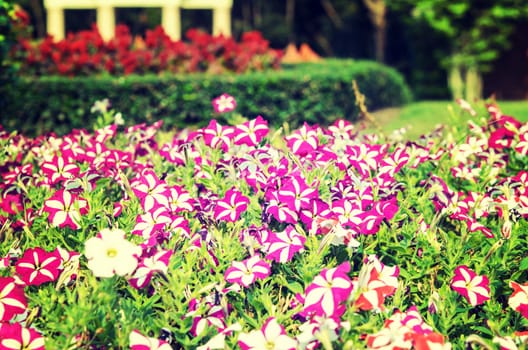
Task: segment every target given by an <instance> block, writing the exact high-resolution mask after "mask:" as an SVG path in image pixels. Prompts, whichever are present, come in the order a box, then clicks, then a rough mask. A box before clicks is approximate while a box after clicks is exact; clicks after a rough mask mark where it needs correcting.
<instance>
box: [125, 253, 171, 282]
mask: <svg viewBox="0 0 528 350" xmlns="http://www.w3.org/2000/svg"><path fill="white" fill-rule="evenodd" d="M172 253H173V252H172V250H160V251H158V252H157V253H155V254H154V255H152V256H150V257H146V258H142V259H141V260H140V261H139V264H138V267H137V269H136V271H134V274H133V275H132V277H131V278H130V279H129V280H128V282H129V283H130V284H131V285H132V286H133V287H134V288H136V289H140V288H144V287H146V286H147V285H148V284H149V283H150V280H151V279H152V276H153V275H154V274H155V273H162V274H165V273H167V269H168V268H169V260H170V258H171V256H172Z"/></svg>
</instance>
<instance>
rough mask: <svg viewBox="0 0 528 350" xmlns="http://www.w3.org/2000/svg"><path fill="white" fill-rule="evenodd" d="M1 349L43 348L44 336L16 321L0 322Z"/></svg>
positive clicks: (24, 349) (27, 349)
mask: <svg viewBox="0 0 528 350" xmlns="http://www.w3.org/2000/svg"><path fill="white" fill-rule="evenodd" d="M0 349H1V350H20V349H23V350H44V349H45V347H44V337H43V336H42V335H41V334H40V333H39V332H38V331H36V330H35V329H33V328H26V327H22V325H21V324H20V323H18V322H15V323H2V324H0Z"/></svg>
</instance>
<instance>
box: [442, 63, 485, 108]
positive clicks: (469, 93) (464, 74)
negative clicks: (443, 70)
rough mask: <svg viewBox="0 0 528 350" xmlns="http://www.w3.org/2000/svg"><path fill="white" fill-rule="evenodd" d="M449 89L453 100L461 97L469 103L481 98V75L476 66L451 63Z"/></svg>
mask: <svg viewBox="0 0 528 350" xmlns="http://www.w3.org/2000/svg"><path fill="white" fill-rule="evenodd" d="M448 79H449V89H450V90H451V97H452V98H453V99H454V100H455V99H457V98H462V99H464V100H466V101H468V102H469V103H473V102H475V101H478V100H480V99H482V75H481V73H480V71H479V70H478V68H477V67H475V66H471V67H466V66H464V65H462V64H456V63H453V64H451V67H450V69H449V77H448Z"/></svg>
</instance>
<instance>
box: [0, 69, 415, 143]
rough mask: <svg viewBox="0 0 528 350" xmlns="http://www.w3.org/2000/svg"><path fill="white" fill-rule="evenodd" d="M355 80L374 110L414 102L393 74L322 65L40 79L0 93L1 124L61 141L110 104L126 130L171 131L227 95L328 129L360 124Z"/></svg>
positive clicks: (198, 120) (202, 117)
mask: <svg viewBox="0 0 528 350" xmlns="http://www.w3.org/2000/svg"><path fill="white" fill-rule="evenodd" d="M352 80H356V81H357V83H358V86H359V88H360V90H361V92H362V93H363V94H364V95H365V96H366V97H367V100H366V104H367V107H368V108H369V109H371V110H374V109H377V108H382V107H388V106H398V105H402V104H405V103H407V102H409V101H410V99H411V94H410V91H409V88H408V87H407V85H406V84H405V82H404V79H403V78H402V76H401V75H400V74H399V73H398V72H396V71H395V70H394V69H392V68H389V67H386V66H383V65H380V64H377V63H375V62H368V61H350V60H325V61H324V62H322V63H310V64H301V65H296V66H291V67H285V68H284V69H283V70H281V71H276V72H257V73H248V74H242V75H217V76H215V75H204V74H192V75H191V74H189V75H176V76H168V75H165V76H128V77H121V78H114V77H78V78H64V77H44V78H39V79H21V80H20V81H19V82H17V83H16V84H13V85H11V86H3V87H0V108H1V109H2V119H1V120H0V124H2V125H3V126H4V128H6V129H8V130H19V131H21V132H23V133H27V134H38V133H42V132H47V131H54V132H56V133H58V134H62V133H64V132H67V131H69V130H71V129H72V128H83V127H86V125H92V124H93V121H92V120H91V119H93V118H95V116H94V115H93V114H92V113H91V112H90V108H91V106H92V105H93V103H94V102H95V101H97V100H102V99H104V98H108V99H109V100H110V101H111V104H112V108H113V109H115V110H118V111H121V113H122V114H123V118H124V120H125V122H126V124H127V125H130V124H135V123H139V122H145V121H146V122H153V121H156V120H159V119H162V120H164V122H165V126H166V127H168V128H174V127H178V128H180V127H183V126H189V125H199V126H200V125H205V124H207V123H208V121H209V119H210V118H211V115H212V114H213V112H212V111H213V108H212V106H211V100H212V99H213V98H214V97H216V96H218V95H220V94H222V93H224V92H225V93H228V94H231V95H233V96H234V97H235V98H236V99H237V101H238V106H237V112H238V113H240V114H242V115H244V116H245V117H248V118H254V117H256V116H257V115H262V116H263V117H265V118H266V119H267V120H269V121H270V123H271V124H273V125H275V126H281V125H282V124H283V123H284V122H288V123H289V124H290V126H292V127H296V126H298V125H300V124H302V122H304V121H307V122H309V123H320V124H328V123H330V122H332V121H334V120H335V119H337V118H343V117H344V118H347V119H349V120H354V119H356V118H357V111H358V110H357V107H356V105H355V98H354V93H353V90H352Z"/></svg>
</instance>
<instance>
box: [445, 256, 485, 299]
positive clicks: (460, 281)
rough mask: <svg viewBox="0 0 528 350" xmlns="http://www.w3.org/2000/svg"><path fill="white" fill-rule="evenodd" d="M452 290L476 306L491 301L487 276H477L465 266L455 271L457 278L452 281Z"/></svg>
mask: <svg viewBox="0 0 528 350" xmlns="http://www.w3.org/2000/svg"><path fill="white" fill-rule="evenodd" d="M451 289H453V290H454V291H455V292H457V293H458V294H460V295H462V296H463V297H464V298H466V300H467V301H468V302H469V303H470V304H471V305H472V306H476V305H479V304H482V303H484V302H486V301H487V300H489V298H490V288H489V280H488V277H487V276H485V275H482V276H481V275H477V274H476V273H475V271H473V270H471V269H470V268H469V267H467V266H465V265H461V266H458V267H457V268H456V269H455V276H454V277H453V279H452V280H451Z"/></svg>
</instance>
